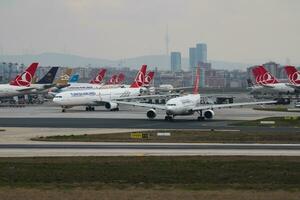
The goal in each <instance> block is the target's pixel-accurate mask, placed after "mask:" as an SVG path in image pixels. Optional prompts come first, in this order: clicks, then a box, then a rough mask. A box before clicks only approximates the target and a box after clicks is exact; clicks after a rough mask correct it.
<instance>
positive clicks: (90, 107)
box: [85, 106, 95, 111]
mask: <svg viewBox="0 0 300 200" xmlns="http://www.w3.org/2000/svg"><path fill="white" fill-rule="evenodd" d="M85 111H95V107H93V106H87V107H85Z"/></svg>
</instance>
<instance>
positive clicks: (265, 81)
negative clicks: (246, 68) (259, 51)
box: [258, 66, 279, 84]
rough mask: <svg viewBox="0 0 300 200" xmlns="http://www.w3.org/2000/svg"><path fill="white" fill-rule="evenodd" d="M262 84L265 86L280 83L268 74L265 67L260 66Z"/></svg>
mask: <svg viewBox="0 0 300 200" xmlns="http://www.w3.org/2000/svg"><path fill="white" fill-rule="evenodd" d="M258 69H259V72H260V76H261V78H260V79H261V82H262V83H263V84H274V83H279V81H278V80H277V79H276V78H275V77H274V76H273V75H272V74H271V73H270V72H268V71H267V70H266V69H265V68H264V67H263V66H258Z"/></svg>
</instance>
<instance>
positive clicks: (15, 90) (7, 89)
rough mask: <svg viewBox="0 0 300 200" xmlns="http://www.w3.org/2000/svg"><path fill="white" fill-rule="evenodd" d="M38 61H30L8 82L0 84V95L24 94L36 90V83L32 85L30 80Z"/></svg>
mask: <svg viewBox="0 0 300 200" xmlns="http://www.w3.org/2000/svg"><path fill="white" fill-rule="evenodd" d="M37 67H38V63H32V64H31V65H30V66H29V67H28V68H27V69H26V70H25V71H24V72H23V73H21V74H19V75H17V77H16V78H15V79H14V80H12V81H11V82H10V83H9V84H1V85H0V97H13V96H18V95H24V94H29V93H32V92H33V91H36V90H37V89H38V88H37V85H35V86H32V84H31V82H32V79H33V77H34V74H35V71H36V69H37Z"/></svg>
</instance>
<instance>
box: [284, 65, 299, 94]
mask: <svg viewBox="0 0 300 200" xmlns="http://www.w3.org/2000/svg"><path fill="white" fill-rule="evenodd" d="M284 69H285V71H286V74H287V76H288V79H289V82H290V84H288V85H289V86H291V87H292V88H294V89H296V90H297V91H299V90H300V71H298V70H297V69H296V67H294V66H285V67H284Z"/></svg>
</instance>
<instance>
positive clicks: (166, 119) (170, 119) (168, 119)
mask: <svg viewBox="0 0 300 200" xmlns="http://www.w3.org/2000/svg"><path fill="white" fill-rule="evenodd" d="M165 121H173V117H172V116H171V115H167V116H165Z"/></svg>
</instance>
